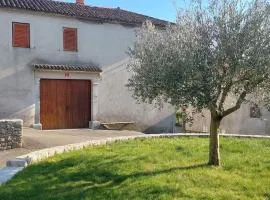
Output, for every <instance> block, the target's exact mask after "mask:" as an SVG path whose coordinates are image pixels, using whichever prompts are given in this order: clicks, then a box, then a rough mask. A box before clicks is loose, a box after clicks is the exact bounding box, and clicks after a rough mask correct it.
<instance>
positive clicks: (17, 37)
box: [13, 23, 30, 48]
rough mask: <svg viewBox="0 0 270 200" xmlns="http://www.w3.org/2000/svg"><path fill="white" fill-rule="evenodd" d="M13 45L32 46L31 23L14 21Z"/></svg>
mask: <svg viewBox="0 0 270 200" xmlns="http://www.w3.org/2000/svg"><path fill="white" fill-rule="evenodd" d="M13 47H23V48H30V24H25V23H13Z"/></svg>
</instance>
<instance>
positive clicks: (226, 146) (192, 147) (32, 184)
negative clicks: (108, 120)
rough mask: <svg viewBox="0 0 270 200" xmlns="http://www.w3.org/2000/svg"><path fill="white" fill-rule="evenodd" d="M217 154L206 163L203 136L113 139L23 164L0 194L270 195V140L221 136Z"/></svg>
mask: <svg viewBox="0 0 270 200" xmlns="http://www.w3.org/2000/svg"><path fill="white" fill-rule="evenodd" d="M221 156H222V167H218V168H216V167H210V166H207V165H206V163H207V157H208V139H206V138H204V139H203V138H174V139H146V140H134V141H128V142H117V143H113V144H110V145H107V146H99V147H92V148H88V149H85V150H81V151H75V152H71V153H65V154H62V155H58V156H56V157H53V158H50V159H48V160H46V161H43V162H41V163H39V164H35V165H32V166H30V167H27V168H26V169H25V170H24V171H22V172H21V173H19V174H17V175H16V177H15V178H14V179H12V180H11V181H10V182H9V183H7V184H6V185H4V186H1V187H0V199H3V200H8V199H12V200H20V199H25V200H29V199H37V200H42V199H55V200H61V199H70V200H78V199H104V200H110V199H112V200H116V199H123V200H128V199H131V200H136V199H144V200H148V199H153V200H156V199H168V200H171V199H215V200H216V199H228V200H233V199H243V200H248V199H252V200H256V199H265V200H267V199H270V140H260V139H229V138H222V139H221Z"/></svg>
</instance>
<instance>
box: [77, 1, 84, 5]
mask: <svg viewBox="0 0 270 200" xmlns="http://www.w3.org/2000/svg"><path fill="white" fill-rule="evenodd" d="M76 4H78V5H84V0H76Z"/></svg>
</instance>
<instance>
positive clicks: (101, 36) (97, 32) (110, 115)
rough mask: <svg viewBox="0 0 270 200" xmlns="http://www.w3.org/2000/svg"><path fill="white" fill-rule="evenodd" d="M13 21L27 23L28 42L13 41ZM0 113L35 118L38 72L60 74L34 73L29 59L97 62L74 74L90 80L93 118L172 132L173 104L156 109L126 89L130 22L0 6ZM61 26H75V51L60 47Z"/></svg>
mask: <svg viewBox="0 0 270 200" xmlns="http://www.w3.org/2000/svg"><path fill="white" fill-rule="evenodd" d="M12 22H22V23H30V40H31V47H30V48H27V49H26V48H14V47H12ZM0 27H1V29H0V36H1V37H0V56H1V57H0V119H3V118H19V119H23V120H24V125H26V126H31V125H33V124H36V123H38V121H39V116H38V115H39V104H38V103H39V95H38V90H39V86H38V85H39V83H38V80H39V78H40V77H46V78H55V77H58V78H64V75H63V74H61V73H60V74H59V73H58V74H53V75H52V74H51V73H49V74H42V73H38V74H35V73H34V71H33V69H32V64H39V63H46V64H78V63H80V64H83V63H85V64H88V65H89V64H92V65H94V66H99V67H100V68H102V70H103V73H102V74H101V75H100V80H99V81H98V82H97V79H96V77H93V76H87V75H88V74H85V75H83V76H80V75H79V74H77V73H76V74H75V75H74V74H73V75H74V76H71V77H70V78H71V79H72V78H79V79H81V78H83V77H85V76H87V77H86V78H87V79H89V80H92V81H93V82H95V85H94V87H95V88H94V91H95V94H94V95H95V96H96V98H95V105H94V113H92V115H93V116H94V119H93V120H100V121H105V122H106V121H110V122H111V121H113V122H114V121H135V122H136V123H137V124H138V128H139V130H142V131H146V132H153V131H155V132H172V131H173V129H174V123H175V116H174V109H172V107H170V106H165V107H164V108H163V109H161V110H159V109H157V108H155V107H154V106H153V105H145V104H137V103H136V101H135V100H134V99H133V98H132V97H131V93H130V92H129V91H128V90H127V88H126V87H125V85H126V84H127V80H128V77H129V76H130V74H129V72H127V70H126V64H127V62H128V55H127V51H128V48H129V47H130V46H132V45H133V44H134V41H135V39H136V36H135V31H136V28H135V27H130V26H123V25H119V24H108V23H104V24H97V23H92V22H89V21H86V20H79V19H75V18H71V17H70V18H69V17H63V16H59V15H55V16H52V15H51V16H50V15H48V14H41V13H33V12H30V11H29V12H28V11H21V10H20V11H16V10H8V9H0ZM63 27H71V28H77V30H78V52H65V51H63V38H62V37H63Z"/></svg>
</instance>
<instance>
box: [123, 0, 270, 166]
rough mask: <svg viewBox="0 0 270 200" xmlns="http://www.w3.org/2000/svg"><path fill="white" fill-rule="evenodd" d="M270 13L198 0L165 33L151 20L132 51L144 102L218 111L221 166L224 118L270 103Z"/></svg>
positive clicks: (214, 135)
mask: <svg viewBox="0 0 270 200" xmlns="http://www.w3.org/2000/svg"><path fill="white" fill-rule="evenodd" d="M269 14H270V6H269V2H268V1H263V0H250V1H245V0H213V1H210V2H209V3H208V4H207V5H206V4H202V3H201V2H200V1H193V2H192V3H191V6H190V7H189V8H188V9H185V10H181V11H180V12H179V16H178V19H177V23H176V24H174V25H168V27H167V28H166V29H165V30H160V29H158V28H156V27H155V26H154V25H152V24H151V23H150V22H147V23H145V24H144V25H143V27H142V28H141V29H140V31H139V32H138V37H137V42H136V43H135V47H134V49H133V50H131V51H130V55H131V62H130V68H131V69H132V71H133V76H132V77H131V78H130V79H129V83H128V87H129V88H130V89H131V90H132V91H133V94H134V97H135V98H136V99H137V100H138V101H141V102H147V103H153V102H155V103H161V102H168V103H171V104H172V105H175V106H177V107H182V106H183V105H189V106H192V107H193V108H195V109H197V110H201V109H208V110H210V112H211V126H210V145H209V164H210V165H220V153H219V134H218V129H219V126H220V123H221V120H222V119H223V118H224V117H226V116H228V115H230V114H231V113H233V112H235V111H237V110H238V109H239V108H240V107H241V104H242V103H244V102H248V101H250V102H255V103H256V104H258V105H259V104H260V105H269V99H270V98H269V97H270V76H269V75H270V28H269V27H270V18H269ZM229 96H234V97H235V99H236V100H235V102H234V104H230V105H229V106H228V102H227V101H228V97H229ZM235 123H237V122H235Z"/></svg>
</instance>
